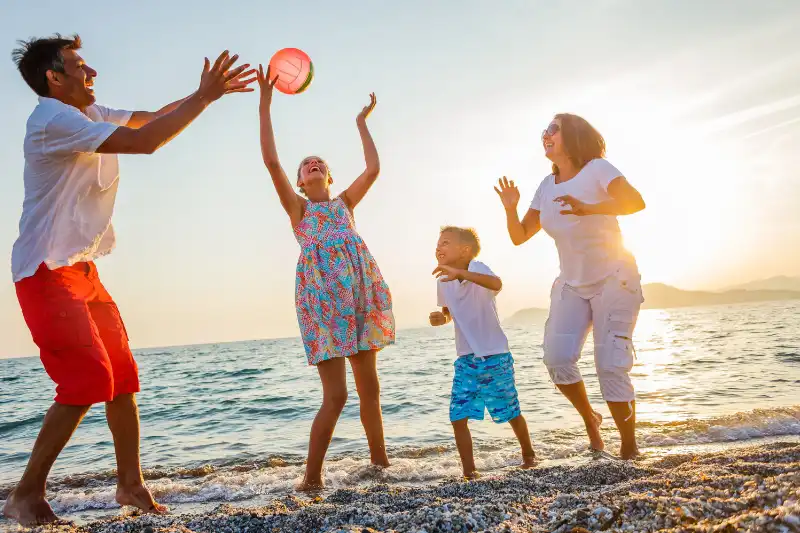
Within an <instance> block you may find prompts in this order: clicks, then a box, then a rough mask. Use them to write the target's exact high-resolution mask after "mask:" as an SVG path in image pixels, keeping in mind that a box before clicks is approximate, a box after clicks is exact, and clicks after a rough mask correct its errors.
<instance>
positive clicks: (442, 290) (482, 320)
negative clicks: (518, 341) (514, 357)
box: [437, 260, 509, 357]
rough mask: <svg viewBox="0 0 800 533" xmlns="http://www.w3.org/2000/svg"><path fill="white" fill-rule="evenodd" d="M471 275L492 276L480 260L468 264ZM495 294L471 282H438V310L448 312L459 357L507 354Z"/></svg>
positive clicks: (505, 340) (506, 342)
mask: <svg viewBox="0 0 800 533" xmlns="http://www.w3.org/2000/svg"><path fill="white" fill-rule="evenodd" d="M468 270H469V271H470V272H475V273H478V274H487V275H489V276H494V275H495V274H494V272H492V271H491V269H490V268H489V267H488V266H486V265H484V264H483V263H481V262H480V261H475V260H473V261H471V262H470V264H469V269H468ZM496 296H497V292H496V291H493V290H490V289H487V288H485V287H481V286H480V285H476V284H475V283H472V282H470V281H447V282H444V281H439V282H437V299H438V305H439V307H446V308H447V309H448V310H449V311H450V315H451V316H452V317H453V322H454V323H455V332H456V352H457V353H458V356H459V357H461V356H464V355H469V354H475V356H476V357H488V356H490V355H497V354H503V353H508V351H509V349H508V339H507V338H506V334H505V333H503V328H501V327H500V318H499V317H498V316H497V303H496V301H495V297H496Z"/></svg>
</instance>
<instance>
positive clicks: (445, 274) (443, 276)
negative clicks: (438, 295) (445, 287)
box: [433, 265, 464, 282]
mask: <svg viewBox="0 0 800 533" xmlns="http://www.w3.org/2000/svg"><path fill="white" fill-rule="evenodd" d="M433 275H434V276H436V277H437V278H438V279H439V280H440V281H444V282H447V281H458V280H461V279H463V276H464V271H463V270H461V269H460V268H453V267H451V266H447V265H439V266H437V267H436V268H434V269H433Z"/></svg>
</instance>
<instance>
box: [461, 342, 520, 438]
mask: <svg viewBox="0 0 800 533" xmlns="http://www.w3.org/2000/svg"><path fill="white" fill-rule="evenodd" d="M453 366H454V367H455V375H454V376H453V391H452V393H451V394H450V421H451V422H455V421H457V420H463V419H465V418H471V419H472V420H483V412H484V409H488V410H489V415H491V417H492V420H494V421H495V422H497V423H498V424H502V423H504V422H508V421H509V420H511V419H514V418H516V417H518V416H519V415H520V413H521V411H520V408H519V398H518V397H517V387H516V385H514V358H513V357H511V354H510V353H504V354H497V355H490V356H489V357H486V358H479V357H475V355H473V354H470V355H464V356H462V357H459V358H458V359H456V362H455V363H454V365H453Z"/></svg>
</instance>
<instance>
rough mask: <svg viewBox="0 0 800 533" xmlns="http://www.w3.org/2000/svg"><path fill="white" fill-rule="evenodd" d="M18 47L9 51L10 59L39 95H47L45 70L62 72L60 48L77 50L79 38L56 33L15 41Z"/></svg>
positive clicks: (79, 44) (48, 92)
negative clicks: (49, 35) (50, 35)
mask: <svg viewBox="0 0 800 533" xmlns="http://www.w3.org/2000/svg"><path fill="white" fill-rule="evenodd" d="M17 42H18V43H19V48H15V49H14V50H13V51H12V52H11V59H13V60H14V63H15V64H16V65H17V69H18V70H19V73H20V74H22V79H23V80H25V83H27V84H28V86H29V87H30V88H31V89H33V92H35V93H36V94H38V95H39V96H48V95H49V94H50V89H49V87H48V86H47V71H48V70H53V71H55V72H62V73H63V72H64V57H63V56H62V55H61V51H62V50H78V49H80V47H81V38H80V36H79V35H77V34H75V35H73V36H72V38H71V39H69V38H66V37H62V36H61V35H60V34H58V33H56V34H55V35H54V36H52V37H44V38H35V37H32V38H30V39H29V40H27V41H17Z"/></svg>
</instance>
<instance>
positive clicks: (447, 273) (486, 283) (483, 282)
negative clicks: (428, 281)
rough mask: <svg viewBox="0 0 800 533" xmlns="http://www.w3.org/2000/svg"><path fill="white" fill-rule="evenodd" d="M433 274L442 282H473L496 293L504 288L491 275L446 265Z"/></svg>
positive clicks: (440, 266) (498, 280)
mask: <svg viewBox="0 0 800 533" xmlns="http://www.w3.org/2000/svg"><path fill="white" fill-rule="evenodd" d="M433 273H434V274H436V277H437V278H439V279H440V280H441V281H455V280H458V281H471V282H472V283H474V284H475V285H480V286H481V287H483V288H484V289H489V290H490V291H495V292H499V291H500V290H501V289H502V288H503V281H502V280H501V279H500V278H498V277H497V276H494V275H491V274H481V273H478V272H470V271H469V270H462V269H460V268H453V267H450V266H446V265H439V266H438V267H436V270H434V271H433Z"/></svg>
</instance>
